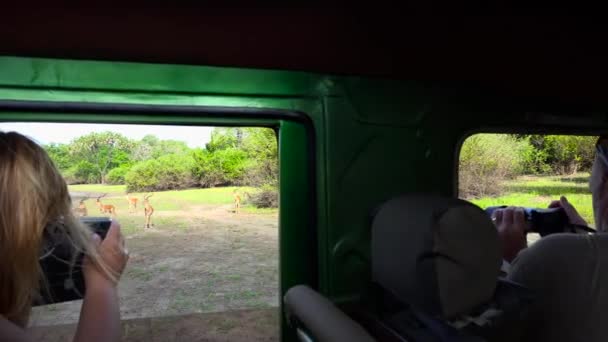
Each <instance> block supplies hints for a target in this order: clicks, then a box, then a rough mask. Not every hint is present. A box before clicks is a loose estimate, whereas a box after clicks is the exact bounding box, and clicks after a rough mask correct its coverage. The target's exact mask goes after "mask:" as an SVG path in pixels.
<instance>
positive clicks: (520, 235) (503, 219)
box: [492, 207, 528, 262]
mask: <svg viewBox="0 0 608 342" xmlns="http://www.w3.org/2000/svg"><path fill="white" fill-rule="evenodd" d="M492 220H493V221H494V223H495V224H496V229H497V230H498V236H499V237H500V240H501V242H502V246H503V258H504V259H505V260H507V261H508V262H511V261H513V259H515V257H516V256H517V253H519V251H521V250H522V249H524V248H526V247H528V242H527V240H526V220H525V215H524V210H523V209H522V208H515V207H508V208H505V209H498V210H496V211H495V212H494V217H493V218H492Z"/></svg>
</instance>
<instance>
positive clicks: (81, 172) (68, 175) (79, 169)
mask: <svg viewBox="0 0 608 342" xmlns="http://www.w3.org/2000/svg"><path fill="white" fill-rule="evenodd" d="M62 175H63V178H64V179H65V182H66V183H67V184H91V183H100V182H101V177H100V175H99V171H97V168H95V165H93V164H91V163H89V162H87V161H80V162H78V163H77V164H76V165H73V166H71V167H70V168H68V169H67V170H64V171H63V172H62Z"/></svg>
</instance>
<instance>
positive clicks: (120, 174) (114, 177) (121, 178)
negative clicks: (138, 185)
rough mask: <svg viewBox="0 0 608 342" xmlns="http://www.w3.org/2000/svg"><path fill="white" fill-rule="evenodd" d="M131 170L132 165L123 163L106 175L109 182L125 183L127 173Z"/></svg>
mask: <svg viewBox="0 0 608 342" xmlns="http://www.w3.org/2000/svg"><path fill="white" fill-rule="evenodd" d="M129 170H131V166H127V165H123V166H119V167H116V168H113V169H112V170H110V172H108V174H107V175H106V183H107V184H125V175H126V174H127V173H128V172H129Z"/></svg>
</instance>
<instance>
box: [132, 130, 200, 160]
mask: <svg viewBox="0 0 608 342" xmlns="http://www.w3.org/2000/svg"><path fill="white" fill-rule="evenodd" d="M189 152H190V148H189V147H188V145H186V143H185V142H183V141H178V140H160V139H158V137H156V136H154V135H146V136H145V137H143V138H142V139H141V140H140V141H138V142H137V143H135V144H134V147H133V153H132V158H133V160H136V161H143V160H148V159H154V158H158V157H160V156H164V155H167V154H188V153H189Z"/></svg>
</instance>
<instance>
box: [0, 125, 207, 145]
mask: <svg viewBox="0 0 608 342" xmlns="http://www.w3.org/2000/svg"><path fill="white" fill-rule="evenodd" d="M212 129H213V127H191V126H158V125H156V126H154V125H114V124H79V123H47V122H44V123H32V122H27V123H26V122H0V131H5V132H10V131H15V132H18V133H21V134H23V135H26V136H28V137H29V138H31V139H33V140H35V141H36V142H37V143H39V144H49V143H69V142H70V141H72V140H73V139H75V138H77V137H80V136H82V135H85V134H88V133H91V132H104V131H112V132H117V133H120V134H122V135H124V136H126V137H127V138H130V139H134V140H139V139H141V138H143V137H144V136H146V135H148V134H153V135H156V136H157V137H158V138H159V139H162V140H165V139H171V140H180V141H183V142H185V143H186V144H188V146H189V147H202V146H204V145H205V144H206V143H207V142H209V139H210V136H211V130H212Z"/></svg>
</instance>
